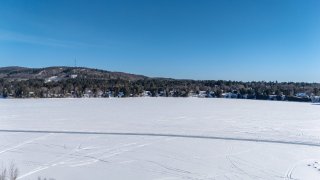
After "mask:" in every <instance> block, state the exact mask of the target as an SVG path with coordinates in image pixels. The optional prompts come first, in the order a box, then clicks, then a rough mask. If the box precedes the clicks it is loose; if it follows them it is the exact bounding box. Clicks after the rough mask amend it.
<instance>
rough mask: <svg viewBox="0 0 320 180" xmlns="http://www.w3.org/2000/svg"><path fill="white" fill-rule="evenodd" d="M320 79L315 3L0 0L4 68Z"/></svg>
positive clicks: (319, 4) (319, 5) (319, 21)
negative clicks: (75, 65)
mask: <svg viewBox="0 0 320 180" xmlns="http://www.w3.org/2000/svg"><path fill="white" fill-rule="evenodd" d="M75 57H76V58H77V64H78V66H87V67H93V68H100V69H106V70H111V71H123V72H130V73H137V74H143V75H147V76H151V77H172V78H191V79H224V80H243V81H251V80H266V81H269V80H271V81H275V80H278V81H308V82H320V1H319V0H208V1H206V0H101V1H97V0H1V1H0V66H27V67H45V66H58V65H59V66H60V65H63V66H73V65H74V58H75Z"/></svg>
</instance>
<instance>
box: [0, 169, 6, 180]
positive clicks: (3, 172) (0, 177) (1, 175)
mask: <svg viewBox="0 0 320 180" xmlns="http://www.w3.org/2000/svg"><path fill="white" fill-rule="evenodd" d="M6 177H7V169H6V168H4V169H3V170H1V173H0V180H6Z"/></svg>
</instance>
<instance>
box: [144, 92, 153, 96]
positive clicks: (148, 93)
mask: <svg viewBox="0 0 320 180" xmlns="http://www.w3.org/2000/svg"><path fill="white" fill-rule="evenodd" d="M151 96H152V93H151V92H150V91H143V92H142V97H151Z"/></svg>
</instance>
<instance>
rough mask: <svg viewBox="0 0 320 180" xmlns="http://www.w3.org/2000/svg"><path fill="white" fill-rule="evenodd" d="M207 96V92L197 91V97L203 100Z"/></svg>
mask: <svg viewBox="0 0 320 180" xmlns="http://www.w3.org/2000/svg"><path fill="white" fill-rule="evenodd" d="M206 96H207V91H199V94H198V97H199V98H205V97H206Z"/></svg>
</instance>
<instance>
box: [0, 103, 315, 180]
mask: <svg viewBox="0 0 320 180" xmlns="http://www.w3.org/2000/svg"><path fill="white" fill-rule="evenodd" d="M319 108H320V106H319V105H315V104H311V103H296V102H277V101H257V100H239V99H211V98H210V99H202V98H200V99H199V98H113V99H112V98H111V99H2V100H0V164H4V165H8V164H9V163H11V162H14V163H15V164H16V165H17V166H18V167H19V170H20V176H19V179H37V177H39V176H41V177H47V178H55V179H56V180H63V179H80V180H82V179H83V180H86V179H136V180H143V179H146V180H149V179H161V180H164V179H217V180H224V179H235V180H238V179H245V180H250V179H252V180H256V179H270V180H271V179H272V180H273V179H287V180H288V179H301V180H304V179H306V180H312V179H319V178H320V170H319V169H320V164H318V162H319V163H320V126H319V125H320V113H319V112H320V111H319Z"/></svg>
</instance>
